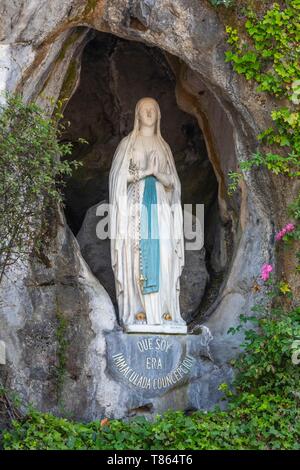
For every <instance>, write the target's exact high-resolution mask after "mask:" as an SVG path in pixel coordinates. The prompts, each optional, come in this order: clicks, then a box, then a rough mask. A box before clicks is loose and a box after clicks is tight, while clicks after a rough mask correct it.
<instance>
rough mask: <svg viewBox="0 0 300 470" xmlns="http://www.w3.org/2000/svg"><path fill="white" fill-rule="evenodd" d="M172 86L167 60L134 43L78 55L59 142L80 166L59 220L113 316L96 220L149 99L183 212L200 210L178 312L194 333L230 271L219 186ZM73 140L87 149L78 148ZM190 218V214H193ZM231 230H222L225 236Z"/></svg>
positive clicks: (118, 42)
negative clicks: (157, 113)
mask: <svg viewBox="0 0 300 470" xmlns="http://www.w3.org/2000/svg"><path fill="white" fill-rule="evenodd" d="M175 87H176V79H175V75H174V73H173V71H172V68H171V66H170V65H169V62H168V58H167V56H166V54H165V53H164V52H163V51H162V50H160V49H158V48H156V47H149V46H146V45H144V44H142V43H139V42H133V41H128V40H124V39H120V38H118V37H116V36H113V35H110V34H105V33H98V32H94V33H93V38H92V39H91V40H90V41H89V42H88V44H87V45H86V46H85V49H84V51H83V54H82V62H81V71H80V80H79V83H78V86H77V88H76V90H75V92H74V93H73V95H72V96H71V98H70V100H69V101H68V103H67V105H66V108H65V110H64V119H65V120H66V121H69V123H70V124H69V126H68V127H67V129H66V131H65V135H64V139H65V140H68V141H71V142H72V143H73V152H72V157H71V158H72V159H76V160H80V161H81V162H82V165H81V166H80V167H79V168H78V169H77V170H75V171H74V173H73V175H72V177H69V178H68V179H67V181H66V186H65V214H66V219H67V222H68V225H69V226H70V228H71V230H72V231H73V233H74V234H75V235H76V237H77V240H78V242H79V245H80V248H81V252H82V255H83V257H84V258H85V260H86V262H87V263H88V265H89V266H90V268H91V270H92V272H93V273H94V275H95V276H96V277H97V278H98V279H99V281H100V282H101V284H102V285H103V287H104V288H105V289H106V291H107V292H108V294H109V295H110V298H111V299H112V302H113V304H114V306H115V308H116V311H117V304H116V298H115V287H114V277H113V272H112V269H111V261H110V246H109V240H99V239H98V238H97V236H96V225H97V223H98V222H99V220H100V218H99V216H97V215H96V208H97V207H98V205H99V203H101V202H104V201H108V176H109V170H110V167H111V162H112V158H113V155H114V152H115V149H116V147H117V145H118V143H119V142H120V140H121V139H122V138H123V137H124V136H126V135H127V134H128V133H129V132H130V131H131V130H132V127H133V121H134V110H135V105H136V102H137V101H138V100H139V99H140V98H142V97H145V96H150V97H153V98H155V99H156V100H157V101H158V103H159V105H160V109H161V115H162V119H161V133H162V136H163V137H164V139H165V140H166V141H167V142H168V144H169V145H170V147H171V149H172V152H173V156H174V159H175V163H176V168H177V171H178V175H179V178H180V181H181V186H182V204H194V205H195V204H204V217H205V219H204V232H205V233H204V247H203V248H202V249H201V250H196V251H187V250H186V252H185V256H186V261H185V267H184V270H183V273H182V276H181V292H180V304H181V311H182V316H183V318H184V319H185V320H186V321H187V323H189V324H190V325H193V324H194V323H196V324H197V322H198V321H199V320H201V318H202V317H203V315H205V312H206V311H207V309H208V308H209V306H210V305H212V303H213V302H214V300H215V299H216V298H217V296H218V292H219V290H220V286H221V285H222V281H223V280H224V277H225V274H226V271H227V270H228V265H229V261H230V260H229V252H230V249H228V246H227V247H226V249H224V244H226V245H230V240H228V239H225V240H224V237H222V236H221V233H223V232H224V231H223V232H222V231H221V229H220V228H221V225H222V221H221V218H220V215H219V208H218V200H217V194H218V182H217V179H216V177H215V174H214V170H213V167H212V165H211V163H210V161H209V159H208V154H207V149H206V145H205V140H204V137H203V134H202V131H201V130H200V128H199V125H198V122H197V119H196V118H195V117H194V116H192V115H190V114H188V113H186V112H184V111H182V110H181V109H180V108H179V107H178V105H177V102H176V96H175ZM78 138H83V139H86V140H87V141H88V144H83V143H78ZM194 213H195V210H194ZM229 231H230V230H227V232H229Z"/></svg>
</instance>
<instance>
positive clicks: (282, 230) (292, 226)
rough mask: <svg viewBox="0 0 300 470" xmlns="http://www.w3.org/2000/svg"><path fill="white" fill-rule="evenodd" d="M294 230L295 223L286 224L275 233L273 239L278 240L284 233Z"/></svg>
mask: <svg viewBox="0 0 300 470" xmlns="http://www.w3.org/2000/svg"><path fill="white" fill-rule="evenodd" d="M293 230H295V225H294V224H292V223H288V224H286V225H285V226H284V227H283V228H282V229H281V230H280V231H279V232H278V233H277V234H276V235H275V240H276V241H279V240H281V239H282V238H283V237H284V235H285V234H286V233H289V232H292V231H293Z"/></svg>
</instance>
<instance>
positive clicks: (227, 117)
mask: <svg viewBox="0 0 300 470" xmlns="http://www.w3.org/2000/svg"><path fill="white" fill-rule="evenodd" d="M226 21H227V20H226ZM224 23H225V21H224V19H223V17H222V15H221V14H220V13H219V12H218V11H217V10H216V9H214V8H213V7H212V6H211V5H210V3H209V2H208V1H206V0H201V1H200V0H197V1H195V0H171V1H170V2H168V3H167V4H166V2H165V1H164V0H156V1H151V2H149V1H148V0H147V1H146V0H133V1H132V0H99V1H95V2H94V1H93V2H90V1H86V0H64V1H63V2H62V1H61V0H53V1H51V2H48V1H46V0H43V1H40V0H26V1H25V0H20V1H18V2H16V1H11V0H2V1H1V4H0V90H17V91H21V92H22V93H23V96H24V97H25V98H26V99H37V100H38V102H40V103H41V104H42V105H43V106H45V108H46V109H49V105H48V104H47V100H46V98H45V96H47V95H48V96H49V95H50V96H54V97H55V98H57V97H58V96H61V97H65V96H70V95H71V94H72V93H73V92H74V90H75V88H76V85H77V84H78V77H79V73H80V63H81V62H80V57H81V53H82V50H83V47H84V45H85V43H86V41H88V39H89V37H88V36H89V28H91V29H96V30H98V31H102V32H105V33H111V34H113V35H116V36H118V37H121V38H123V39H127V40H130V41H140V42H143V43H145V44H146V45H149V46H155V47H157V48H160V49H162V50H163V51H165V53H166V54H167V57H168V60H169V63H170V65H171V67H172V68H173V71H174V74H175V77H176V98H177V102H178V105H179V107H180V108H181V109H182V110H183V111H185V112H188V113H190V114H192V115H193V116H195V118H196V119H197V121H198V123H199V126H200V128H201V129H202V132H203V135H204V138H205V141H206V146H207V151H208V156H209V159H210V161H211V163H212V165H213V168H214V171H215V174H216V178H217V180H218V184H219V190H218V204H219V213H220V217H221V220H222V223H223V224H224V227H227V229H228V230H229V231H230V232H231V234H232V238H233V242H232V243H233V247H232V248H233V249H232V253H233V255H232V259H231V261H230V266H229V269H228V271H227V275H226V277H225V279H224V280H223V283H222V286H221V290H220V294H219V296H218V298H217V299H216V300H215V302H214V304H213V305H211V306H210V308H209V312H207V321H206V325H207V326H208V327H209V328H210V330H211V332H212V334H213V337H214V339H213V341H212V342H211V351H212V358H213V361H214V370H212V368H211V364H209V365H208V367H207V369H206V373H205V371H204V370H203V373H202V374H201V380H198V381H196V382H195V385H192V386H191V388H190V391H189V393H190V394H192V395H193V403H195V406H196V407H198V408H206V409H207V408H210V407H211V406H212V405H213V404H214V403H216V402H217V401H218V400H219V398H220V397H219V396H218V391H217V382H219V383H220V381H226V380H229V379H230V376H231V374H232V371H231V369H230V366H229V365H228V364H229V363H228V361H229V359H230V358H232V357H233V356H234V355H236V354H237V353H238V351H239V344H240V339H241V338H240V337H239V336H229V335H227V330H228V328H229V327H230V326H234V325H236V324H237V322H238V316H239V314H240V313H251V306H252V305H253V303H254V302H256V300H257V295H254V292H253V290H252V285H253V282H254V280H255V279H257V276H258V275H259V270H260V266H261V265H262V264H263V263H265V262H271V263H275V265H276V259H275V255H274V231H275V229H278V227H279V226H280V225H282V224H283V223H285V222H286V220H285V211H286V207H287V204H288V203H289V202H291V199H292V198H293V196H294V194H295V189H296V188H295V187H294V186H293V185H291V184H289V185H288V184H286V182H285V180H284V179H283V178H280V177H278V178H276V179H274V178H273V177H271V176H270V174H269V173H267V172H265V171H261V170H260V171H259V172H256V171H253V172H250V173H249V174H247V175H246V179H245V183H243V184H242V185H241V187H240V192H239V195H238V196H236V197H234V198H232V199H229V198H228V196H227V194H226V187H227V184H228V181H227V176H226V175H227V172H228V170H229V169H231V170H235V169H236V168H237V165H238V162H239V160H241V159H245V158H247V157H249V156H250V155H251V153H252V152H253V151H255V148H256V135H257V134H258V133H259V132H261V131H263V130H264V129H265V128H266V127H268V126H269V124H270V117H269V116H270V110H271V109H272V108H273V107H274V103H273V102H272V99H271V98H270V97H267V96H266V95H265V94H259V93H257V92H256V91H255V86H254V84H252V83H249V82H246V81H245V79H244V78H243V77H241V76H238V75H236V74H235V73H234V72H233V70H232V67H231V65H230V64H228V63H225V62H224V51H225V49H226V43H225V32H224ZM208 217H215V213H214V214H208ZM220 239H223V240H225V241H224V242H223V245H224V249H225V246H226V236H222V237H221V236H220ZM48 257H49V258H51V265H50V266H46V265H45V266H42V265H38V261H37V260H35V261H33V262H32V263H31V264H30V265H27V266H21V267H20V268H19V271H16V272H12V273H9V275H8V277H7V278H6V279H5V281H4V282H3V283H2V285H1V306H0V307H1V312H0V321H1V329H0V339H1V340H4V341H5V342H6V345H7V365H4V366H3V365H1V366H0V368H1V369H0V372H1V378H2V381H3V383H4V385H6V386H8V387H11V388H13V389H14V390H16V391H17V392H18V393H19V395H20V397H21V398H22V399H24V400H25V401H31V402H33V403H34V404H36V406H38V407H39V408H40V409H44V410H46V409H47V410H52V411H55V412H61V413H65V414H67V415H71V416H73V417H76V418H78V419H80V418H81V419H92V418H93V419H94V418H99V417H100V416H104V415H106V416H118V417H119V416H126V415H127V414H128V412H129V410H128V408H127V406H126V405H125V404H124V401H122V400H119V398H120V397H121V390H120V386H119V385H118V384H117V383H116V382H115V381H112V380H111V379H110V378H109V377H108V376H107V375H106V371H105V367H106V358H105V355H104V352H105V339H104V331H105V330H114V329H116V328H117V325H116V323H115V316H114V312H113V308H112V304H111V301H110V299H109V297H108V295H107V293H106V292H105V291H104V289H103V288H102V287H101V285H100V283H99V282H98V280H97V279H96V278H95V277H94V276H93V275H92V274H91V272H90V270H89V269H88V268H87V266H86V264H85V263H84V261H83V259H82V256H81V254H80V251H79V249H78V245H77V243H76V241H75V240H74V237H73V236H72V234H71V233H70V231H68V229H67V227H66V225H65V223H64V222H62V226H58V228H57V236H56V237H55V238H54V239H53V242H52V245H51V246H50V247H48ZM276 266H277V265H276ZM283 266H284V267H286V268H287V271H286V276H287V279H288V280H291V286H292V288H294V284H293V278H292V277H291V269H290V268H289V267H288V263H287V262H286V261H285V260H284V259H283ZM281 267H282V266H280V267H278V266H277V269H279V268H280V269H281ZM15 269H17V268H15ZM262 294H263V289H262V290H261V295H262ZM58 308H59V309H61V311H62V315H63V316H64V317H66V318H67V319H68V321H67V325H69V326H67V327H66V328H67V333H65V335H66V338H68V339H69V341H68V342H67V343H68V347H67V348H65V346H63V348H65V349H64V355H65V359H66V363H63V364H60V365H59V363H58V362H57V361H58V356H59V355H58V350H59V342H60V341H61V340H58V338H59V337H60V333H61V331H62V330H63V331H64V329H63V328H62V326H61V320H60V321H59V320H58V319H57V312H58V310H57V309H58ZM59 311H60V310H59ZM208 313H209V315H208ZM59 324H60V328H59ZM60 348H62V344H61V345H60ZM62 372H63V374H64V380H63V381H62V382H61V381H60V380H58V379H59V378H60V377H61V373H62ZM58 383H61V385H60V387H61V390H60V399H59V398H58V394H57V393H56V387H57V385H58ZM207 390H209V393H207ZM185 396H186V395H185ZM61 400H62V401H61ZM61 402H62V403H63V407H62V409H60V406H59V403H61ZM181 403H182V407H185V403H186V401H185V399H184V397H183V398H182V401H181Z"/></svg>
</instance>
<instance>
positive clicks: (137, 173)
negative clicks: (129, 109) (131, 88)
mask: <svg viewBox="0 0 300 470" xmlns="http://www.w3.org/2000/svg"><path fill="white" fill-rule="evenodd" d="M160 120H161V114H160V108H159V105H158V103H157V101H155V100H154V99H152V98H142V99H141V100H139V101H138V102H137V104H136V108H135V119H134V127H133V130H132V131H131V132H130V133H129V135H127V136H126V137H124V138H123V139H122V140H121V142H120V143H119V145H118V147H117V149H116V151H115V154H114V157H113V162H112V167H111V170H110V175H109V199H110V201H109V202H110V239H111V240H110V241H111V261H112V268H113V272H114V276H115V284H116V295H117V301H118V307H119V318H120V322H121V324H122V326H123V327H124V329H125V331H127V332H140V333H143V332H145V333H147V332H149V333H160V332H161V333H186V332H187V327H186V323H185V322H184V320H183V319H182V317H181V315H180V307H179V291H180V275H181V272H182V268H183V265H184V238H183V217H182V208H181V203H180V194H181V187H180V181H179V178H178V175H177V171H176V167H175V163H174V159H173V155H172V152H171V149H170V147H169V145H168V144H167V143H166V141H165V140H164V139H163V138H162V136H161V132H160Z"/></svg>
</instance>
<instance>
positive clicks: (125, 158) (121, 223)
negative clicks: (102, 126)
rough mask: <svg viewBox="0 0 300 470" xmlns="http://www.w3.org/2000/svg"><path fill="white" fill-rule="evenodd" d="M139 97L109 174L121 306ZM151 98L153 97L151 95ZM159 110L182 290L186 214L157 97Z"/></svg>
mask: <svg viewBox="0 0 300 470" xmlns="http://www.w3.org/2000/svg"><path fill="white" fill-rule="evenodd" d="M144 99H145V98H142V99H140V100H139V101H138V102H137V104H136V107H135V119H134V127H133V130H132V131H131V132H130V133H129V134H128V135H127V136H126V137H124V138H123V139H122V140H121V142H120V143H119V145H118V147H117V149H116V151H115V154H114V157H113V161H112V166H111V170H110V174H109V202H110V243H111V261H112V268H113V271H114V275H115V282H116V295H117V299H118V303H119V307H120V305H122V300H121V299H120V298H119V297H120V295H121V293H122V292H123V290H124V279H123V276H125V275H126V274H125V272H126V269H124V266H123V263H124V255H123V247H124V243H126V239H127V177H128V166H129V161H130V158H131V156H132V150H133V146H134V143H135V140H136V138H137V135H138V131H139V127H140V126H139V108H140V105H141V103H142V101H143V100H144ZM151 99H152V98H151ZM152 100H153V102H154V103H155V106H156V109H157V123H156V135H157V138H158V141H159V143H160V145H161V146H162V149H163V150H164V154H165V155H166V158H167V160H168V163H169V168H170V171H171V174H172V175H173V183H174V187H173V190H172V191H171V206H172V212H173V230H172V233H173V237H174V250H175V253H176V258H175V256H174V258H175V263H174V271H175V272H174V275H175V276H174V278H175V279H176V288H177V289H178V290H179V278H180V275H181V272H182V268H183V265H184V238H183V217H182V208H181V185H180V180H179V178H178V174H177V171H176V167H175V162H174V158H173V155H172V151H171V149H170V147H169V145H168V144H167V142H166V141H165V140H164V139H163V137H162V136H161V131H160V121H161V113H160V108H159V105H158V103H157V101H155V100H154V99H152Z"/></svg>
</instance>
